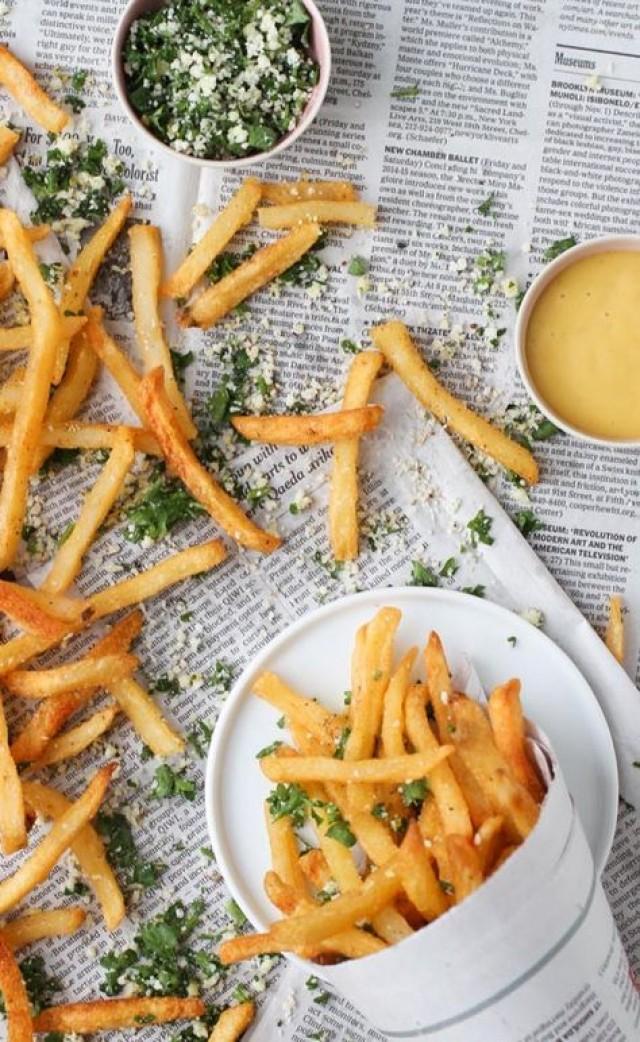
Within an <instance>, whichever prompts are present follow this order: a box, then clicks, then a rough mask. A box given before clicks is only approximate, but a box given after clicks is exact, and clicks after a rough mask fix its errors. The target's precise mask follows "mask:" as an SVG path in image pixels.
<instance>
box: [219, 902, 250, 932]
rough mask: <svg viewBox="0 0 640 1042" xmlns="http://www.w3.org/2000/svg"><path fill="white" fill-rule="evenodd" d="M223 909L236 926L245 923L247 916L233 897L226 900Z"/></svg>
mask: <svg viewBox="0 0 640 1042" xmlns="http://www.w3.org/2000/svg"><path fill="white" fill-rule="evenodd" d="M224 910H225V912H226V913H227V915H228V916H229V918H230V919H231V920H232V921H233V922H234V923H235V925H236V926H237V927H238V928H239V927H241V926H244V925H245V924H246V922H247V917H246V915H245V914H244V912H243V911H242V909H241V907H240V905H239V904H238V902H237V901H234V900H233V898H231V900H229V901H227V903H226V905H225V906H224Z"/></svg>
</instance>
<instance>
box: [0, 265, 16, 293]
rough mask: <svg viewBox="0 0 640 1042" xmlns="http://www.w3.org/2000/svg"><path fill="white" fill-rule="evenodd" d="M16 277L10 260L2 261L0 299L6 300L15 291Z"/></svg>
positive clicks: (0, 267)
mask: <svg viewBox="0 0 640 1042" xmlns="http://www.w3.org/2000/svg"><path fill="white" fill-rule="evenodd" d="M15 284H16V277H15V275H14V274H13V268H12V267H11V265H10V264H9V261H0V300H6V299H7V297H8V296H9V294H10V293H11V292H12V291H13V287H14V286H15Z"/></svg>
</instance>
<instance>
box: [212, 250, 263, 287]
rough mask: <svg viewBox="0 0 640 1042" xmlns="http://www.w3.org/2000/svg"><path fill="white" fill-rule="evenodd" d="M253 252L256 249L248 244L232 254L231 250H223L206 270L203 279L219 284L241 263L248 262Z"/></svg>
mask: <svg viewBox="0 0 640 1042" xmlns="http://www.w3.org/2000/svg"><path fill="white" fill-rule="evenodd" d="M255 252H256V247H255V246H254V245H253V244H250V245H249V246H247V247H245V249H244V250H241V251H240V252H236V253H234V252H232V251H231V250H225V251H224V252H223V253H219V254H218V256H217V257H214V259H213V260H212V261H211V264H210V265H209V267H208V268H207V270H206V272H205V278H206V279H207V280H208V281H209V282H220V279H224V278H225V277H226V276H227V275H230V274H231V272H232V271H235V270H236V268H238V267H239V266H240V265H241V264H242V262H243V261H246V260H248V259H249V257H251V256H252V255H253V254H254V253H255Z"/></svg>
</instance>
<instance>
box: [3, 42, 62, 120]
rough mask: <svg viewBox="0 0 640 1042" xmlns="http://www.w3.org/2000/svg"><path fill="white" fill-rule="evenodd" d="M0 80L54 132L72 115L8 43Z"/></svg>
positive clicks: (4, 52)
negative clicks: (44, 87)
mask: <svg viewBox="0 0 640 1042" xmlns="http://www.w3.org/2000/svg"><path fill="white" fill-rule="evenodd" d="M0 83H1V84H2V86H3V87H4V88H5V90H7V91H8V92H9V94H10V95H11V97H12V98H13V99H14V101H17V103H18V105H19V106H20V108H22V109H24V111H25V112H26V113H27V115H28V116H31V119H32V120H33V121H34V122H35V123H37V124H38V125H39V126H41V127H43V129H44V130H47V131H49V133H50V134H59V133H60V132H61V131H62V130H64V128H65V127H66V125H67V123H68V122H69V119H70V118H71V117H70V116H69V113H68V112H65V111H64V109H61V108H60V106H59V105H56V103H55V101H52V100H51V98H50V97H49V95H48V94H46V93H45V91H43V89H42V87H40V86H39V84H37V83H36V81H35V79H34V78H33V76H32V74H31V73H30V72H29V70H28V69H27V67H26V66H25V65H23V64H22V62H21V61H20V60H19V58H16V56H15V54H12V52H11V51H10V50H9V48H8V47H4V46H0Z"/></svg>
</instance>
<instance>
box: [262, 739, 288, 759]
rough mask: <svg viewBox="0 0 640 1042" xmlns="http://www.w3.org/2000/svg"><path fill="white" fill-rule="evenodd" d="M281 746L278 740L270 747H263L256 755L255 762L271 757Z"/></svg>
mask: <svg viewBox="0 0 640 1042" xmlns="http://www.w3.org/2000/svg"><path fill="white" fill-rule="evenodd" d="M281 745H282V742H280V741H278V740H276V741H275V742H272V743H271V745H265V746H264V748H263V749H260V750H259V751H258V752H257V753H256V759H257V760H262V759H263V758H264V757H265V756H272V755H273V753H275V751H276V749H279V748H280V746H281Z"/></svg>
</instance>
